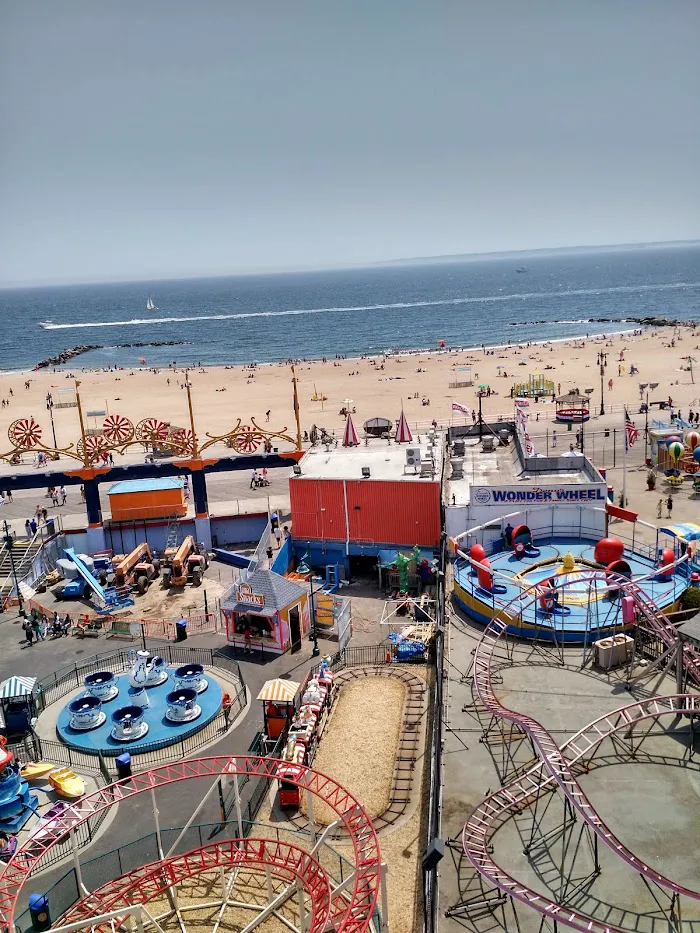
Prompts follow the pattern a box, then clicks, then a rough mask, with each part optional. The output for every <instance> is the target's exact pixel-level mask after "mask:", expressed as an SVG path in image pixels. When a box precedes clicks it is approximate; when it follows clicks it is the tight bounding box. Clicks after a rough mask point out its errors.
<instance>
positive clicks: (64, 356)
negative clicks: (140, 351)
mask: <svg viewBox="0 0 700 933" xmlns="http://www.w3.org/2000/svg"><path fill="white" fill-rule="evenodd" d="M187 343H189V341H187V340H157V341H150V342H148V343H118V344H117V345H116V347H117V349H119V350H124V349H128V348H130V347H131V348H136V347H181V346H184V345H185V344H187ZM105 349H106V346H105V344H103V343H85V344H80V345H79V346H77V347H70V348H69V349H68V350H62V351H61V352H60V353H58V354H56V356H49V357H47V358H46V359H45V360H40V361H39V362H38V363H37V364H36V366H35V367H34V369H35V370H36V369H47V368H48V367H49V366H60V365H61V364H62V363H67V362H68V361H69V360H72V359H73V358H74V357H76V356H80V354H81V353H89V352H90V350H105Z"/></svg>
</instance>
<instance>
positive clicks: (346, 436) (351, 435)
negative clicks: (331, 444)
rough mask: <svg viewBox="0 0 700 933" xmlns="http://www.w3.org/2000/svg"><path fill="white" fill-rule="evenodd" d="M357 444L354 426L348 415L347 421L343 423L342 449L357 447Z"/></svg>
mask: <svg viewBox="0 0 700 933" xmlns="http://www.w3.org/2000/svg"><path fill="white" fill-rule="evenodd" d="M359 443H360V442H359V441H358V439H357V431H356V430H355V425H354V424H353V423H352V418H351V417H350V415H348V420H347V421H346V422H345V431H344V432H343V447H357V446H358V444H359Z"/></svg>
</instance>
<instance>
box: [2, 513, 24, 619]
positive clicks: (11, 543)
mask: <svg viewBox="0 0 700 933" xmlns="http://www.w3.org/2000/svg"><path fill="white" fill-rule="evenodd" d="M14 543H15V539H14V538H13V537H12V533H11V532H10V527H9V525H8V524H7V521H5V545H6V546H7V553H8V554H9V555H10V569H11V570H12V579H13V581H14V584H15V589H16V590H17V604H18V606H19V614H20V616H21V617H22V618H23V619H24V618H26V613H25V611H24V603H23V602H22V594H21V592H20V589H19V583H18V582H17V568H16V567H15V558H14V554H13V553H12V548H13V547H14Z"/></svg>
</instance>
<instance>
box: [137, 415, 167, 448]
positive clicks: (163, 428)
mask: <svg viewBox="0 0 700 933" xmlns="http://www.w3.org/2000/svg"><path fill="white" fill-rule="evenodd" d="M136 440H137V441H138V442H139V443H140V444H162V442H163V441H167V440H168V425H167V423H166V422H165V421H159V420H158V418H144V419H143V420H142V421H139V423H138V424H137V425H136Z"/></svg>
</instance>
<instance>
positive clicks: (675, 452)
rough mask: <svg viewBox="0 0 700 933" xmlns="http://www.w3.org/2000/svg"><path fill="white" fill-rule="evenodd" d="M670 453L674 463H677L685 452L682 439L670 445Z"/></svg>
mask: <svg viewBox="0 0 700 933" xmlns="http://www.w3.org/2000/svg"><path fill="white" fill-rule="evenodd" d="M668 453H669V456H670V458H671V460H673V462H674V463H677V462H678V460H680V458H681V457H682V456H683V454H684V453H685V447H684V446H683V445H682V444H681V442H680V441H675V443H673V444H671V445H670V446H669V448H668Z"/></svg>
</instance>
